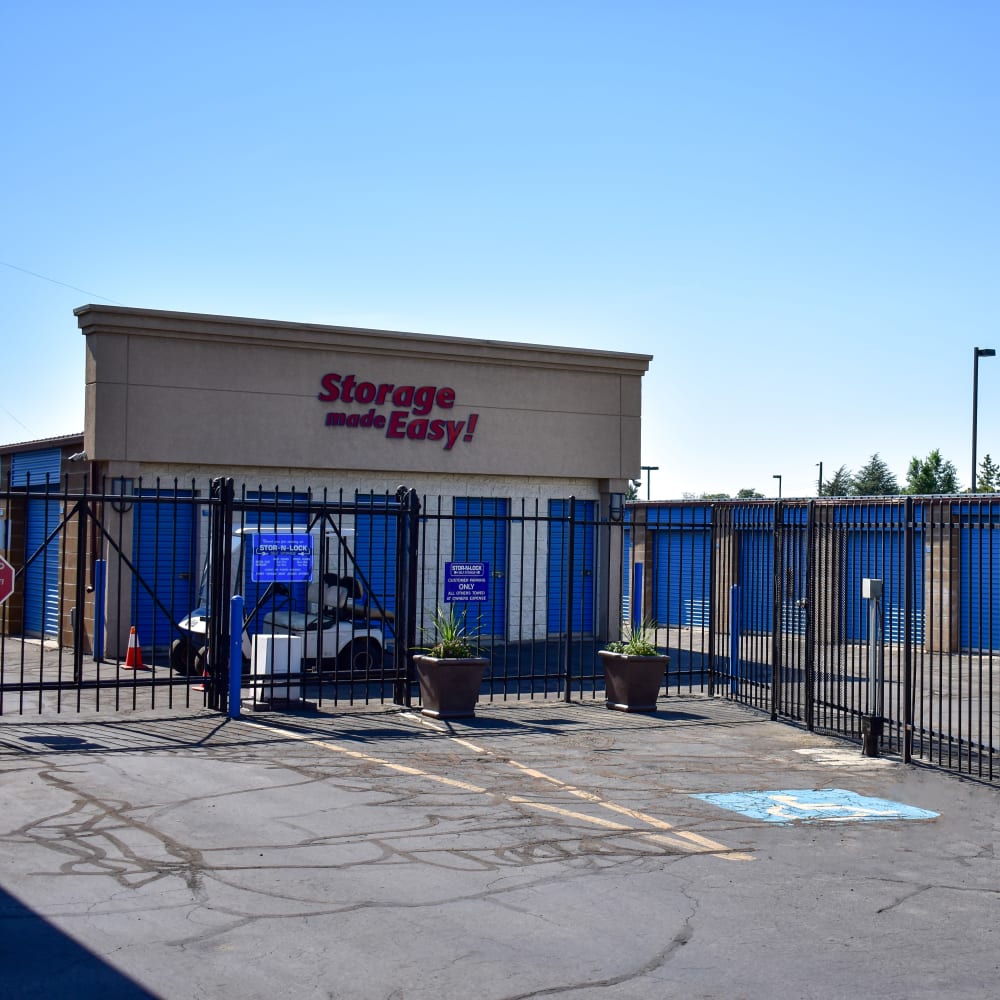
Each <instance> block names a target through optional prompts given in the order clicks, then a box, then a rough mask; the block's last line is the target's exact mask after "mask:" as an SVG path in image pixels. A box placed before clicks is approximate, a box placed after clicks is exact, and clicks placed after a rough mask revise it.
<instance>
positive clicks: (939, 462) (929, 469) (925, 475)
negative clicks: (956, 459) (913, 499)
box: [906, 448, 958, 496]
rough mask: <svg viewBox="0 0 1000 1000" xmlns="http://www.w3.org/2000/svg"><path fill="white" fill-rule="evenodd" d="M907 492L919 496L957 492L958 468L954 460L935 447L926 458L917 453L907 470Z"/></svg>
mask: <svg viewBox="0 0 1000 1000" xmlns="http://www.w3.org/2000/svg"><path fill="white" fill-rule="evenodd" d="M906 492H907V493H912V494H915V495H917V496H925V495H927V494H930V493H957V492H958V469H956V468H955V464H954V463H953V462H949V461H948V460H947V459H946V458H942V457H941V452H940V451H939V450H938V449H937V448H935V449H934V450H933V451H932V452H931V453H930V454H929V455H928V456H927V457H926V458H925V459H919V458H917V456H916V455H914V456H913V458H911V459H910V465H909V468H908V469H907V470H906Z"/></svg>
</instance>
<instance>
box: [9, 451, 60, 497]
mask: <svg viewBox="0 0 1000 1000" xmlns="http://www.w3.org/2000/svg"><path fill="white" fill-rule="evenodd" d="M61 462H62V452H61V451H60V450H59V449H58V448H44V449H42V450H41V451H18V452H14V454H13V455H11V456H10V485H11V486H28V485H31V486H45V485H46V482H48V485H49V486H51V487H52V488H53V489H57V488H58V485H59V475H60V471H61Z"/></svg>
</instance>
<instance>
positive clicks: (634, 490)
mask: <svg viewBox="0 0 1000 1000" xmlns="http://www.w3.org/2000/svg"><path fill="white" fill-rule="evenodd" d="M625 499H626V500H638V499H639V480H638V479H630V480H629V481H628V489H626V490H625Z"/></svg>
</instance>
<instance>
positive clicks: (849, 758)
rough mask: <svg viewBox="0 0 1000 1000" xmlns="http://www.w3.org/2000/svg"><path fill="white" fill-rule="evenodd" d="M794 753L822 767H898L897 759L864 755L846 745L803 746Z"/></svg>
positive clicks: (866, 768) (875, 768)
mask: <svg viewBox="0 0 1000 1000" xmlns="http://www.w3.org/2000/svg"><path fill="white" fill-rule="evenodd" d="M794 753H797V754H800V755H801V756H803V757H809V758H811V760H812V763H814V764H820V765H822V766H824V767H862V768H864V769H865V770H878V769H879V768H887V767H899V761H896V760H891V759H888V758H886V757H865V756H864V755H863V754H862V753H861V751H860V749H848V748H846V747H805V748H804V749H801V750H795V751H794Z"/></svg>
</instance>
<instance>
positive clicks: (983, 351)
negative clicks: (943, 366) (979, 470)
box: [969, 347, 997, 493]
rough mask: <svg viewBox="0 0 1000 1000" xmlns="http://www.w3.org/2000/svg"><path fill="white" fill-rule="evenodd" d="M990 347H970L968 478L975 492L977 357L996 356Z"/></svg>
mask: <svg viewBox="0 0 1000 1000" xmlns="http://www.w3.org/2000/svg"><path fill="white" fill-rule="evenodd" d="M996 353H997V352H996V351H995V350H994V349H993V348H992V347H974V348H973V349H972V478H971V479H970V480H969V492H970V493H977V492H978V490H977V489H976V422H977V420H978V417H979V359H980V358H992V357H995V356H996Z"/></svg>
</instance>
